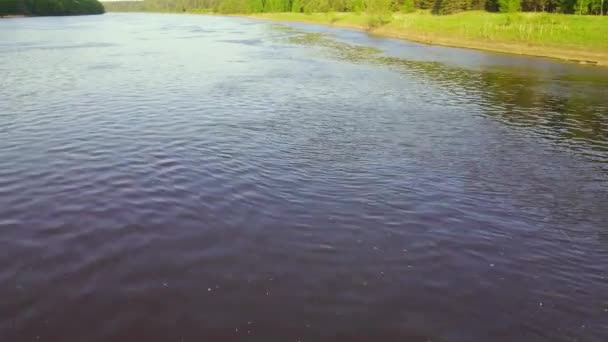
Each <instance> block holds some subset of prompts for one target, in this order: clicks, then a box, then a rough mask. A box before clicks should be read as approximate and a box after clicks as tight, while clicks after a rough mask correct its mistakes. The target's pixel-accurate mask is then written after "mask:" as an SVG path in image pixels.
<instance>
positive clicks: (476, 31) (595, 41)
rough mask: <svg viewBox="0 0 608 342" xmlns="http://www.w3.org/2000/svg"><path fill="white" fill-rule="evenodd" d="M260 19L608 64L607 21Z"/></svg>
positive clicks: (363, 16) (357, 16)
mask: <svg viewBox="0 0 608 342" xmlns="http://www.w3.org/2000/svg"><path fill="white" fill-rule="evenodd" d="M255 16H256V17H262V18H268V19H276V20H286V21H305V22H311V23H320V24H333V25H339V26H347V27H356V28H361V29H368V30H370V31H371V32H373V33H376V34H381V35H386V36H394V37H400V38H406V39H412V40H417V41H421V42H426V43H437V44H443V45H453V46H462V47H473V48H479V49H487V50H495V51H502V52H516V53H521V54H534V55H544V56H551V57H558V58H564V59H580V60H584V61H592V62H597V63H600V64H608V17H600V16H577V15H564V14H547V13H510V14H501V13H488V12H482V11H471V12H463V13H458V14H453V15H445V16H437V15H432V14H430V13H429V12H424V11H419V12H416V13H408V14H405V13H392V14H391V13H388V14H367V13H341V12H339V13H312V14H303V13H264V14H256V15H255Z"/></svg>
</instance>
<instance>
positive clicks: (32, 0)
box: [0, 0, 104, 16]
mask: <svg viewBox="0 0 608 342" xmlns="http://www.w3.org/2000/svg"><path fill="white" fill-rule="evenodd" d="M101 13H104V7H103V5H102V4H101V3H100V2H99V1H98V0H0V16H2V15H15V14H24V15H43V16H52V15H81V14H101Z"/></svg>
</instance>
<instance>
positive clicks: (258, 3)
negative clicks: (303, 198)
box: [0, 0, 608, 15]
mask: <svg viewBox="0 0 608 342" xmlns="http://www.w3.org/2000/svg"><path fill="white" fill-rule="evenodd" d="M0 1H2V0H0ZM114 4H115V5H114ZM106 5H107V6H108V8H109V9H110V10H111V9H112V8H114V9H123V10H144V11H163V12H186V11H189V12H196V11H212V12H219V13H263V12H300V13H313V12H362V11H365V12H381V11H386V12H389V11H392V12H397V11H401V12H414V11H417V10H430V11H431V12H432V13H434V14H451V13H456V12H461V11H468V10H485V11H488V12H549V13H565V14H591V15H605V14H606V13H608V0H144V1H141V2H131V3H129V2H120V3H106Z"/></svg>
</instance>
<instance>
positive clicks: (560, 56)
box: [191, 13, 608, 67]
mask: <svg viewBox="0 0 608 342" xmlns="http://www.w3.org/2000/svg"><path fill="white" fill-rule="evenodd" d="M191 14H198V13H191ZM228 16H238V17H244V18H253V19H260V20H268V21H277V22H287V23H289V22H292V23H298V22H299V23H306V24H314V25H323V26H330V27H342V28H349V29H355V30H359V31H365V32H367V33H368V34H370V35H373V36H378V37H384V38H396V39H402V40H407V41H412V42H416V43H420V44H426V45H437V46H444V47H453V48H463V49H471V50H478V51H486V52H496V53H504V54H509V55H516V56H529V57H542V58H549V59H554V60H559V61H562V62H568V63H575V64H580V65H591V66H601V67H606V66H608V53H600V52H593V51H573V50H572V49H571V48H557V47H549V46H541V45H534V44H530V43H515V42H508V41H502V42H501V41H498V40H497V41H491V42H490V41H473V40H469V39H458V38H454V37H450V36H449V35H444V36H441V35H437V34H433V33H425V34H420V33H414V32H408V31H407V30H399V29H395V28H391V27H390V25H386V24H385V25H381V26H378V27H373V28H370V27H369V26H368V25H367V24H358V23H353V22H346V21H343V22H341V21H340V19H338V20H335V18H334V17H330V16H329V15H328V16H327V17H326V19H325V20H314V19H311V18H316V19H319V17H312V16H311V15H307V14H290V15H289V16H290V18H289V19H285V18H283V16H282V14H281V13H258V14H238V15H228ZM296 16H301V18H293V17H296ZM306 16H309V18H306Z"/></svg>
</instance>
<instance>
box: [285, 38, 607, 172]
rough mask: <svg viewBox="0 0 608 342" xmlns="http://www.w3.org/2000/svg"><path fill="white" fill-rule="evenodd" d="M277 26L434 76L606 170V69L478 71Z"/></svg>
mask: <svg viewBox="0 0 608 342" xmlns="http://www.w3.org/2000/svg"><path fill="white" fill-rule="evenodd" d="M275 29H277V30H281V31H290V32H291V33H292V34H293V35H291V36H289V37H288V38H287V41H289V42H290V43H293V44H298V45H305V46H316V47H322V48H325V49H326V50H325V51H326V52H327V53H329V54H330V55H331V56H332V57H334V58H339V59H341V60H347V61H349V62H353V63H373V64H379V65H384V66H387V67H390V68H391V69H392V70H395V71H398V72H402V73H406V74H408V75H414V76H416V77H418V78H421V79H424V80H430V81H432V82H434V83H435V84H437V85H439V86H441V87H444V88H445V89H446V90H447V91H450V92H451V93H452V94H453V95H454V96H456V97H457V99H456V101H459V102H461V103H470V102H473V103H477V104H479V106H481V107H482V108H483V111H482V115H485V116H488V117H492V118H495V119H497V120H499V121H500V122H502V123H504V124H507V125H510V126H515V127H520V128H525V129H527V130H526V131H525V132H526V133H534V134H538V136H540V137H542V138H545V139H549V140H551V141H553V142H555V143H556V144H559V145H563V146H566V147H568V148H571V149H573V150H575V151H577V152H579V153H581V154H582V155H585V156H586V157H588V158H590V159H591V160H592V161H595V162H597V163H598V167H600V168H602V169H603V170H604V171H608V165H606V164H607V163H608V74H607V73H605V72H604V70H601V69H600V70H599V72H600V75H597V74H591V75H587V74H582V75H577V74H567V75H555V76H554V77H545V75H541V74H538V71H537V70H518V68H516V67H504V66H503V67H496V68H491V69H490V70H482V71H476V70H470V69H466V68H462V67H455V66H451V65H447V64H445V63H440V62H433V61H415V60H407V59H404V58H399V57H392V56H386V55H383V54H382V53H381V52H382V51H381V50H380V49H378V48H374V47H367V46H361V45H354V44H349V43H345V42H341V41H338V40H335V39H332V36H331V35H328V34H324V33H318V32H315V33H310V32H305V31H299V30H295V29H289V28H285V27H284V26H280V27H278V28H276V27H275ZM602 73H603V74H602Z"/></svg>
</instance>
